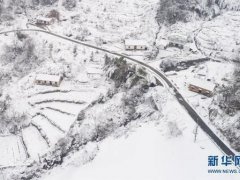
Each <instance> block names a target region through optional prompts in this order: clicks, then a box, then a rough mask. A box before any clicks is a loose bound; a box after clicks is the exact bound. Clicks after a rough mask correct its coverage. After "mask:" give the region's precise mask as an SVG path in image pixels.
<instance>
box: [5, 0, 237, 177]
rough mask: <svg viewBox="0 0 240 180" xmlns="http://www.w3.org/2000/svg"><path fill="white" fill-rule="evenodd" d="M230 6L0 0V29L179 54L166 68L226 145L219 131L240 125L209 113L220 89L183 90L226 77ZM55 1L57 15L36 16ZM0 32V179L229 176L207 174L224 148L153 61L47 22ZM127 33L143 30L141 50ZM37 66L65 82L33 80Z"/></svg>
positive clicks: (232, 35) (232, 19)
mask: <svg viewBox="0 0 240 180" xmlns="http://www.w3.org/2000/svg"><path fill="white" fill-rule="evenodd" d="M230 10H231V11H230ZM238 10H240V3H239V2H238V1H236V0H219V1H213V0H196V1H189V0H181V1H178V0H173V1H168V0H142V1H137V0H111V1H106V0H80V1H77V0H27V1H21V0H15V1H13V0H10V1H6V0H4V1H1V2H0V32H2V31H6V30H9V29H26V28H31V29H39V28H40V29H44V30H46V31H49V32H52V33H56V34H59V35H63V36H66V37H69V38H71V39H73V40H78V41H82V42H84V43H87V44H91V45H95V46H97V47H100V48H103V49H106V50H110V51H113V52H117V53H122V54H124V55H128V56H130V57H134V58H136V59H138V60H141V61H143V62H144V63H148V64H149V65H151V66H152V67H154V68H155V69H156V70H160V65H163V66H164V65H169V64H170V66H171V65H172V64H178V66H179V67H178V68H176V69H174V68H175V67H173V68H172V69H171V71H170V72H167V73H166V77H167V78H168V79H169V80H171V82H173V84H174V86H176V87H177V89H178V90H179V92H180V93H181V94H182V95H183V97H184V98H185V99H186V100H187V102H188V103H189V104H190V105H191V106H193V108H194V109H195V110H196V112H197V113H198V114H199V115H200V116H201V117H204V120H205V121H206V124H208V125H209V126H210V127H213V129H214V132H216V134H217V135H220V138H222V139H223V140H224V142H225V143H226V144H227V145H229V142H228V141H227V140H229V138H226V137H228V135H229V134H228V133H221V132H222V131H221V130H222V129H224V128H226V127H227V128H228V127H233V128H235V129H238V126H233V124H234V123H235V122H236V121H238V118H239V114H236V115H235V117H234V119H231V120H229V121H228V122H227V123H225V122H226V121H224V119H220V120H216V121H215V122H213V123H212V121H210V116H209V114H210V113H209V111H210V106H211V105H212V104H213V103H214V101H213V100H214V99H215V98H216V96H214V97H211V98H206V97H205V96H203V95H200V94H196V93H194V92H190V91H189V89H188V87H187V84H188V83H189V81H191V80H193V79H195V82H196V83H197V82H200V80H205V81H209V82H211V83H214V84H215V85H216V86H228V85H229V83H227V82H226V79H227V80H228V82H231V78H233V77H232V74H233V73H232V72H233V70H234V67H235V66H236V64H233V63H232V61H239V50H240V49H239V48H240V47H239V46H240V36H239V33H238V29H239V25H240V23H239V22H240V14H239V12H238ZM52 12H55V13H56V14H57V15H56V16H57V17H55V18H54V22H53V24H50V25H48V26H45V25H41V26H40V25H39V26H36V25H34V24H32V23H33V22H35V21H36V19H38V18H46V17H49V16H50V15H52V14H51V13H52ZM49 14H50V15H49ZM161 18H162V19H161ZM0 38H1V39H2V41H0V49H1V51H0V120H1V123H0V124H1V126H0V168H1V167H2V168H5V169H4V170H2V172H1V174H0V180H1V178H2V179H3V180H10V179H11V180H19V179H23V180H24V179H26V180H27V179H29V180H30V179H42V180H54V179H69V180H70V179H73V180H75V179H89V180H90V179H91V180H95V179H107V180H108V179H109V180H110V179H119V180H122V179H126V180H127V179H129V180H130V179H131V180H135V179H142V180H145V179H151V180H158V179H163V180H173V179H176V177H177V179H179V180H193V179H199V180H202V179H204V180H205V179H206V180H208V179H209V180H210V179H211V180H212V179H214V178H215V179H217V180H220V179H230V180H231V179H233V180H234V179H236V176H230V175H226V176H225V175H221V176H220V175H219V176H217V175H216V176H211V175H210V176H209V174H208V171H207V170H208V166H207V162H208V159H207V157H208V156H209V155H219V156H221V155H223V154H222V152H221V151H220V150H219V149H218V148H217V146H216V144H215V143H214V142H212V140H211V139H210V138H209V137H208V136H207V135H206V134H205V133H204V132H203V131H202V130H201V129H200V128H199V127H198V126H197V124H196V123H194V121H193V119H192V118H191V117H190V116H189V115H188V113H187V112H186V111H185V110H184V109H183V107H182V106H181V105H180V104H179V103H178V102H177V101H176V98H175V94H174V93H173V92H172V90H171V89H170V88H168V87H166V85H165V84H164V83H163V86H161V83H160V82H158V80H159V79H158V80H156V79H155V74H154V73H153V72H151V71H146V69H145V68H143V67H141V66H139V65H137V64H134V65H133V64H128V63H127V62H126V61H124V60H123V59H122V58H119V57H118V58H117V57H116V56H112V55H109V54H106V53H105V52H102V51H101V50H99V49H91V48H89V47H85V46H80V45H77V44H74V43H73V42H72V41H71V42H70V41H66V39H61V38H59V37H55V36H52V35H50V34H47V33H42V32H14V33H4V34H1V35H0ZM127 39H132V40H141V41H146V46H147V49H146V50H145V51H127V50H126V49H125V48H124V42H125V40H127ZM179 39H180V40H179ZM179 41H180V44H178V43H179ZM164 42H167V44H168V45H166V46H164ZM176 42H177V43H176ZM175 43H176V44H177V45H176V44H175ZM205 57H208V58H210V59H208V58H205ZM201 58H205V60H204V61H199V62H197V61H196V63H195V62H194V60H195V59H197V60H199V59H201ZM211 60H213V61H211ZM182 62H184V63H186V64H187V63H189V64H190V65H186V66H185V65H182V66H181V63H182ZM179 64H180V65H179ZM161 67H162V66H161ZM38 74H51V75H61V76H62V77H63V81H62V82H61V85H60V87H54V86H41V85H37V84H36V83H35V78H36V76H37V75H38ZM160 80H161V79H160ZM215 105H216V104H215ZM217 108H218V107H217ZM223 117H226V119H227V118H229V119H230V118H231V117H229V116H227V115H226V114H223V116H222V117H220V118H223ZM218 118H219V117H218ZM218 130H220V131H221V132H219V131H218ZM226 132H227V131H226ZM229 141H231V139H230V140H229ZM236 142H238V140H236ZM231 143H232V142H231ZM9 167H13V168H12V169H9ZM193 167H194V168H193ZM231 168H233V169H235V167H231Z"/></svg>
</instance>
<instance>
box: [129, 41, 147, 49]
mask: <svg viewBox="0 0 240 180" xmlns="http://www.w3.org/2000/svg"><path fill="white" fill-rule="evenodd" d="M147 48H148V45H147V42H146V41H142V40H129V39H128V40H125V50H147Z"/></svg>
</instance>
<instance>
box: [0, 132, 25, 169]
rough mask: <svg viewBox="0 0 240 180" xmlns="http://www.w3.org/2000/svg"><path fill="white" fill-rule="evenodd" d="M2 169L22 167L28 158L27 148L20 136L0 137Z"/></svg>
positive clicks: (0, 162)
mask: <svg viewBox="0 0 240 180" xmlns="http://www.w3.org/2000/svg"><path fill="white" fill-rule="evenodd" d="M0 144H1V146H0V167H2V166H3V167H4V166H13V165H21V164H23V162H24V161H25V160H26V158H27V154H26V151H25V147H24V145H23V143H22V139H21V137H19V136H14V135H12V136H1V137H0Z"/></svg>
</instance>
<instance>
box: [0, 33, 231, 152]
mask: <svg viewBox="0 0 240 180" xmlns="http://www.w3.org/2000/svg"><path fill="white" fill-rule="evenodd" d="M17 31H21V32H24V31H26V32H31V31H32V32H41V33H46V34H49V35H52V36H55V37H58V38H61V39H64V40H67V41H71V42H73V43H77V44H80V45H83V46H87V47H90V48H94V49H97V50H100V51H103V52H106V53H109V54H113V55H116V56H120V57H124V58H125V59H127V60H130V61H132V62H135V63H137V64H140V65H142V66H144V67H145V68H147V69H148V70H151V71H152V72H154V73H155V74H156V75H157V76H158V77H159V78H160V79H161V80H163V81H164V82H165V84H167V85H168V86H169V88H171V89H172V90H173V91H174V93H175V97H176V99H177V100H178V102H179V103H180V104H181V105H182V106H183V107H184V108H185V109H186V110H187V112H188V114H189V115H190V116H191V117H192V119H193V120H194V121H195V122H196V123H197V124H198V125H199V127H200V128H201V129H202V130H203V131H204V132H205V133H206V134H207V135H208V136H209V137H210V138H211V139H212V140H213V141H214V143H215V144H216V145H217V146H218V147H219V148H220V149H221V150H222V152H223V153H225V154H226V155H229V156H235V153H234V152H233V151H232V150H231V149H230V148H229V147H228V145H226V144H225V143H224V142H223V141H222V140H221V139H220V138H219V137H218V136H217V135H216V134H215V133H214V132H213V131H212V130H211V128H210V127H209V126H208V125H207V124H206V123H205V122H204V120H203V119H202V118H201V117H200V116H199V115H198V113H197V112H196V111H195V110H194V109H193V108H192V107H191V105H189V104H188V102H187V101H186V100H185V99H184V98H183V96H182V95H181V94H180V92H179V91H178V90H177V88H176V87H175V86H174V85H173V84H172V82H171V81H170V80H169V79H168V78H167V77H166V76H165V74H164V73H163V72H161V71H160V70H158V69H155V68H153V67H151V66H149V65H148V64H146V63H144V62H141V61H139V60H136V59H134V58H132V57H129V56H126V55H124V54H120V53H116V52H113V51H110V50H107V49H103V48H100V47H97V46H93V45H90V44H87V43H84V42H80V41H77V40H74V39H71V38H68V37H65V36H61V35H58V34H55V33H52V32H49V31H45V30H40V29H20V30H10V31H4V32H0V34H6V33H14V32H17Z"/></svg>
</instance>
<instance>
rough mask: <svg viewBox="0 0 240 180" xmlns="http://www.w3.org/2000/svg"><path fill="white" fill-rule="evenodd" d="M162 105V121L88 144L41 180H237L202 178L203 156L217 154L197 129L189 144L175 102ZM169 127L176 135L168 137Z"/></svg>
mask: <svg viewBox="0 0 240 180" xmlns="http://www.w3.org/2000/svg"><path fill="white" fill-rule="evenodd" d="M168 100H169V101H168V102H167V104H165V106H164V109H163V114H164V117H163V118H161V119H156V120H155V121H153V122H147V123H146V122H145V123H136V124H135V123H133V125H132V128H131V130H130V131H128V133H126V134H125V135H122V136H120V137H116V136H114V135H113V136H111V137H109V138H107V139H105V140H104V141H103V142H100V143H97V144H94V143H89V144H88V145H87V146H86V147H85V148H84V149H83V150H81V151H79V152H77V153H76V154H74V155H73V156H72V157H71V158H69V159H68V160H66V161H65V162H64V164H63V165H62V166H61V167H57V168H55V169H54V170H53V171H52V172H50V173H49V174H48V175H46V176H45V177H43V178H42V180H53V179H61V180H63V179H66V178H70V179H72V180H77V179H86V180H95V179H99V180H103V179H104V180H111V179H117V180H121V179H125V180H132V179H139V180H145V179H151V180H156V179H162V180H174V179H176V175H177V178H178V179H180V180H192V179H195V180H203V179H204V180H221V179H229V180H234V179H238V178H239V177H237V176H235V175H223V174H220V175H211V174H208V171H207V170H208V164H207V163H208V156H209V155H220V156H221V155H222V153H221V151H220V150H219V149H218V148H217V147H216V146H215V144H214V143H213V142H212V141H211V140H210V139H209V138H208V137H207V136H206V135H205V133H203V132H202V131H201V130H200V129H199V130H198V134H197V138H196V141H194V131H195V129H196V125H195V123H193V121H192V119H191V118H190V117H189V116H188V115H187V113H186V112H185V110H183V109H181V108H179V105H178V103H177V102H176V100H174V99H168ZM179 114H181V116H179ZM172 123H176V125H177V128H178V129H179V130H180V133H179V134H175V133H173V134H172V129H171V128H172V127H171V125H170V124H172ZM119 131H121V129H120V130H119ZM122 131H124V129H122ZM117 134H121V133H119V132H118V133H117ZM94 157H95V158H94ZM93 158H94V159H93ZM91 159H93V160H92V161H91ZM87 161H91V162H89V163H86V162H87ZM93 172H94V173H93Z"/></svg>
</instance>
